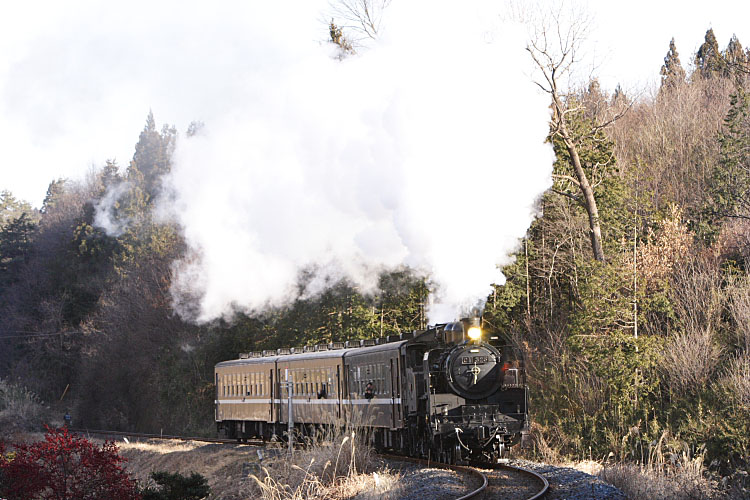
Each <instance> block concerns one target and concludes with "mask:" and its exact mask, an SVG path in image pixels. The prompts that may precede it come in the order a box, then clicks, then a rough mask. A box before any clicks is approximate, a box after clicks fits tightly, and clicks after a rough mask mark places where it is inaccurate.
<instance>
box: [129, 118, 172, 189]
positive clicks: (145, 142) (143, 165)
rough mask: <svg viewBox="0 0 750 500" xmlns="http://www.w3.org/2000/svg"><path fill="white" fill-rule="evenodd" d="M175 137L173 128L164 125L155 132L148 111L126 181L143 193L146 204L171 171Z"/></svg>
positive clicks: (153, 122) (153, 121) (154, 123)
mask: <svg viewBox="0 0 750 500" xmlns="http://www.w3.org/2000/svg"><path fill="white" fill-rule="evenodd" d="M176 137H177V131H176V130H175V128H174V127H170V126H167V125H164V127H162V130H161V132H159V131H158V130H156V121H155V120H154V114H153V113H152V112H151V111H149V113H148V117H147V118H146V125H145V127H144V128H143V130H142V131H141V134H140V136H139V137H138V143H137V144H136V145H135V154H134V155H133V160H132V161H131V162H130V166H129V167H128V172H127V178H128V180H130V181H131V182H134V183H135V184H136V185H137V186H138V187H139V188H141V189H142V190H143V191H144V193H145V195H146V202H147V203H148V202H150V201H151V200H152V199H153V198H154V196H156V194H157V193H158V192H159V189H160V187H161V185H160V184H161V177H162V176H163V175H164V174H166V173H168V172H169V170H170V169H171V166H172V153H173V152H174V147H175V140H176Z"/></svg>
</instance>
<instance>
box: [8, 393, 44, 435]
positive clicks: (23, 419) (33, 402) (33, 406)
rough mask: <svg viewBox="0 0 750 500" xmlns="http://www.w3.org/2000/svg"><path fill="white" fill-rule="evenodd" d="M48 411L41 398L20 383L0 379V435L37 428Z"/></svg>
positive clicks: (40, 425)
mask: <svg viewBox="0 0 750 500" xmlns="http://www.w3.org/2000/svg"><path fill="white" fill-rule="evenodd" d="M47 413H48V411H47V409H46V408H45V406H44V405H43V404H42V402H41V400H40V399H39V398H38V397H37V396H36V394H34V393H33V392H31V391H29V390H28V389H26V388H25V387H23V386H22V385H20V384H17V383H12V382H7V381H5V380H3V379H0V437H5V438H7V439H10V438H12V437H13V436H14V435H15V434H16V433H18V432H24V431H31V430H39V429H40V428H41V427H42V422H44V420H45V417H46V416H47V415H46V414H47Z"/></svg>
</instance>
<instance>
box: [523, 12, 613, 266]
mask: <svg viewBox="0 0 750 500" xmlns="http://www.w3.org/2000/svg"><path fill="white" fill-rule="evenodd" d="M531 22H532V24H533V26H532V36H531V40H530V42H529V44H528V45H527V50H528V52H529V54H530V55H531V58H532V59H533V61H534V64H535V65H536V67H537V68H538V69H539V70H540V71H541V74H542V78H541V79H540V80H538V81H537V82H536V83H537V85H538V86H539V87H540V88H541V89H542V90H543V91H544V92H546V93H548V94H549V95H550V97H551V99H552V120H551V127H552V132H551V133H552V135H553V136H557V137H559V138H560V139H561V140H562V141H563V144H565V148H566V149H567V152H568V154H569V155H570V162H571V164H572V167H573V170H574V172H575V178H573V177H570V176H565V179H566V180H567V181H569V182H571V183H572V184H574V185H575V186H577V187H578V189H580V192H581V198H579V199H578V200H579V201H580V203H581V205H582V206H583V207H584V209H585V210H586V213H587V214H588V219H589V231H590V238H591V249H592V251H593V253H594V258H595V259H596V260H598V261H603V260H604V250H603V248H602V231H601V226H600V223H599V209H598V207H597V203H596V199H595V197H594V189H593V187H592V184H591V181H590V179H589V178H588V176H587V175H586V172H585V170H584V168H583V164H582V162H581V157H580V153H579V150H580V145H581V143H582V142H583V141H584V140H587V139H590V138H592V137H594V136H595V134H596V133H597V132H598V131H600V130H601V129H603V128H606V127H608V126H609V125H611V124H612V123H613V122H614V121H615V120H617V119H619V118H620V117H621V116H623V114H624V113H625V112H626V111H627V107H626V108H624V109H619V110H617V111H614V110H613V111H612V112H611V113H610V114H609V115H608V116H607V115H606V114H605V115H602V114H600V113H597V114H599V115H600V116H599V117H597V119H596V120H595V122H594V125H593V126H592V127H591V128H590V130H588V131H587V132H586V133H584V135H582V136H581V135H579V134H576V133H574V132H573V131H572V130H571V127H570V123H569V116H571V115H572V114H573V113H577V112H580V111H583V110H584V109H583V104H580V103H578V104H574V103H575V101H574V100H572V99H570V97H571V92H570V90H568V89H565V88H563V87H562V85H561V82H563V81H564V80H565V79H567V78H569V76H570V73H571V70H572V69H573V68H574V67H575V66H576V65H577V64H578V63H579V62H580V61H579V58H578V54H579V50H580V48H581V44H582V43H583V41H584V40H585V39H586V34H587V32H588V28H589V22H588V19H586V18H585V17H584V16H582V15H576V14H574V15H572V16H570V21H563V19H562V16H561V11H559V10H558V11H554V12H550V13H549V15H547V16H544V17H542V18H539V19H536V20H534V21H531Z"/></svg>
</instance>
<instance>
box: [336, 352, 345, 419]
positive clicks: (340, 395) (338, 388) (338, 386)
mask: <svg viewBox="0 0 750 500" xmlns="http://www.w3.org/2000/svg"><path fill="white" fill-rule="evenodd" d="M336 399H337V401H336V418H341V402H342V401H343V399H344V394H343V393H342V392H341V365H336Z"/></svg>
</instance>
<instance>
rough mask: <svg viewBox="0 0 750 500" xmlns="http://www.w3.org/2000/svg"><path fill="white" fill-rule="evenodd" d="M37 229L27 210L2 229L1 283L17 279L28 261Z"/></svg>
mask: <svg viewBox="0 0 750 500" xmlns="http://www.w3.org/2000/svg"><path fill="white" fill-rule="evenodd" d="M35 230H36V224H35V223H34V222H33V221H31V219H30V217H29V215H28V214H27V213H25V212H24V213H22V214H21V215H20V216H18V217H17V218H16V219H13V220H12V221H10V222H9V223H8V224H6V225H5V226H4V227H2V230H0V284H2V285H8V284H9V283H11V282H13V281H15V280H16V278H17V276H18V271H19V269H20V267H21V266H22V265H23V264H25V263H27V262H28V260H29V256H30V254H31V249H32V238H33V235H34V232H35Z"/></svg>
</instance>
